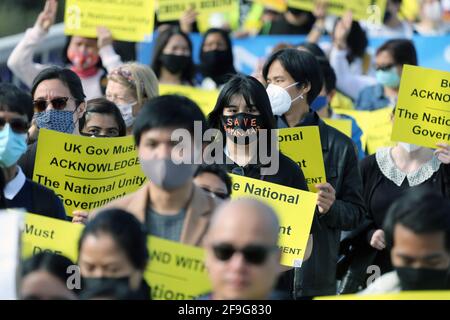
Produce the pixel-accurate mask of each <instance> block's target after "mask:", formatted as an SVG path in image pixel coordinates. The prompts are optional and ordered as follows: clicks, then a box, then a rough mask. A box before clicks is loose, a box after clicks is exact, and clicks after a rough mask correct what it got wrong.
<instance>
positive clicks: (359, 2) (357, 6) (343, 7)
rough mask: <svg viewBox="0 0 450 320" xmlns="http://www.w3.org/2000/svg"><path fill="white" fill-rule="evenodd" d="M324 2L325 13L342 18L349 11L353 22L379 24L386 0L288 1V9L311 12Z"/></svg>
mask: <svg viewBox="0 0 450 320" xmlns="http://www.w3.org/2000/svg"><path fill="white" fill-rule="evenodd" d="M318 1H322V2H323V1H325V2H326V3H327V13H328V14H332V15H336V16H342V15H343V14H344V13H345V12H346V11H348V10H351V11H352V13H353V19H354V20H370V21H372V22H376V23H381V22H382V21H383V15H384V11H385V9H386V3H387V0H375V1H374V0H288V1H287V5H288V7H292V8H298V9H303V10H306V11H313V9H314V6H315V3H316V2H318Z"/></svg>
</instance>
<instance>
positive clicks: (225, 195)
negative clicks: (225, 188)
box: [202, 187, 229, 200]
mask: <svg viewBox="0 0 450 320" xmlns="http://www.w3.org/2000/svg"><path fill="white" fill-rule="evenodd" d="M202 189H203V190H205V191H206V192H208V193H211V194H212V195H213V196H215V197H217V198H220V199H223V200H225V199H227V198H228V197H229V195H228V194H226V193H222V192H213V191H211V190H209V189H208V188H205V187H202Z"/></svg>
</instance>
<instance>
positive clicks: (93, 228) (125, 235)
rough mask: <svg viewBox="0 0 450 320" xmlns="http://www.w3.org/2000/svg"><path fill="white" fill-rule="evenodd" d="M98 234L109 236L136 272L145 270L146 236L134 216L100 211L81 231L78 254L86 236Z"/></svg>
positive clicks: (146, 255) (146, 259) (111, 210)
mask: <svg viewBox="0 0 450 320" xmlns="http://www.w3.org/2000/svg"><path fill="white" fill-rule="evenodd" d="M99 233H106V234H109V235H111V238H112V239H113V240H114V241H115V243H116V245H117V247H119V248H120V249H122V250H123V252H124V253H125V255H126V256H127V257H128V259H129V260H130V263H131V264H132V265H133V266H134V267H135V268H136V269H138V270H141V271H144V270H145V268H146V266H147V261H148V258H149V255H148V250H147V235H146V231H145V228H144V226H143V225H142V224H141V223H140V222H139V220H137V219H136V217H135V216H133V215H132V214H131V213H129V212H127V211H124V210H121V209H116V208H113V209H105V210H102V211H101V212H99V213H98V214H97V215H95V217H94V218H93V219H92V220H90V221H89V222H88V223H87V225H86V227H85V228H84V229H83V232H82V234H81V237H80V240H79V242H78V252H81V249H82V247H83V242H84V240H85V239H86V237H87V236H89V235H97V234H99Z"/></svg>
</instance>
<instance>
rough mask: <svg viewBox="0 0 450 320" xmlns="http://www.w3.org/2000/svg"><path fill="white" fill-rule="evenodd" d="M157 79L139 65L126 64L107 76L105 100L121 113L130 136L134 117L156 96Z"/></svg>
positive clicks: (146, 68) (150, 70)
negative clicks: (110, 102)
mask: <svg viewBox="0 0 450 320" xmlns="http://www.w3.org/2000/svg"><path fill="white" fill-rule="evenodd" d="M158 91H159V89H158V79H157V78H156V75H155V73H154V72H153V70H152V69H151V68H150V67H148V66H145V65H142V64H140V63H135V62H132V63H126V64H123V65H121V66H120V67H118V68H116V69H114V70H113V71H111V72H110V73H109V74H108V85H107V86H106V99H108V100H110V101H112V102H114V103H115V104H116V105H117V107H118V108H119V110H120V112H121V113H122V117H123V120H124V121H125V124H126V126H127V134H131V131H132V128H133V124H134V120H135V116H136V115H137V113H138V112H139V110H141V107H142V105H143V104H144V103H145V102H146V101H148V100H150V99H152V98H154V97H157V96H158Z"/></svg>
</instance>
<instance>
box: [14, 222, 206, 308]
mask: <svg viewBox="0 0 450 320" xmlns="http://www.w3.org/2000/svg"><path fill="white" fill-rule="evenodd" d="M25 222H26V225H25V229H24V231H23V234H22V244H23V245H22V257H23V258H29V257H31V256H33V255H35V254H38V253H40V252H43V251H47V252H54V253H57V254H61V255H64V256H66V257H68V258H70V259H71V260H72V261H73V262H76V261H77V260H78V240H79V239H80V236H81V233H82V231H83V228H84V226H83V225H80V224H75V223H71V222H67V221H61V220H57V219H53V218H48V217H44V216H40V215H35V214H26V216H25ZM147 247H148V252H149V257H150V261H149V263H148V265H147V269H146V271H145V273H144V277H145V279H146V280H147V283H148V284H149V286H150V287H151V293H152V299H155V300H179V299H186V300H191V299H194V298H195V297H197V296H200V295H202V294H205V293H208V292H210V291H211V285H210V282H209V278H208V275H207V273H206V269H205V264H204V258H205V253H204V249H202V248H199V247H193V246H188V245H185V244H182V243H179V242H174V241H169V240H165V239H161V238H157V237H153V236H149V237H148V241H147Z"/></svg>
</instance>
